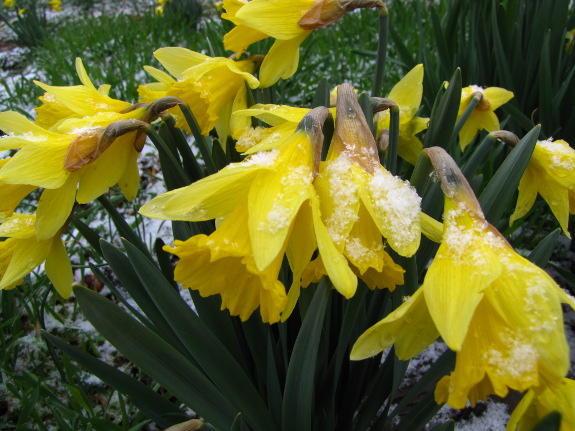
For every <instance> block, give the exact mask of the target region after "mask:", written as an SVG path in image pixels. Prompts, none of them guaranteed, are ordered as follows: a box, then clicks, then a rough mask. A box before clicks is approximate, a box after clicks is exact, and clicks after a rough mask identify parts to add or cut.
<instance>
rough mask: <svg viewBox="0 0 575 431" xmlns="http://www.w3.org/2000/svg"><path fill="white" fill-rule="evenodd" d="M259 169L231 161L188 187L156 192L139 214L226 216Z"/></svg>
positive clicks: (190, 218) (191, 217)
mask: <svg viewBox="0 0 575 431" xmlns="http://www.w3.org/2000/svg"><path fill="white" fill-rule="evenodd" d="M256 174H257V172H256V171H255V170H254V169H253V167H250V166H245V167H242V166H241V165H240V164H232V165H229V166H228V167H226V168H224V169H222V170H221V171H219V172H218V173H217V174H215V175H210V176H209V177H206V178H203V179H202V180H200V181H197V182H195V183H193V184H191V185H189V186H187V187H182V188H180V189H176V190H172V191H170V192H167V193H164V194H161V195H159V196H156V197H155V198H154V199H152V200H151V201H150V202H148V203H146V204H145V205H144V206H142V208H140V214H142V215H144V216H146V217H151V218H157V219H162V220H187V221H202V220H211V219H214V218H219V217H223V216H227V215H228V214H230V213H231V212H232V211H233V209H234V208H235V207H236V205H237V204H238V202H240V201H241V200H242V199H243V198H244V197H245V196H246V193H247V190H248V189H249V187H250V184H251V182H252V181H253V179H254V177H255V175H256Z"/></svg>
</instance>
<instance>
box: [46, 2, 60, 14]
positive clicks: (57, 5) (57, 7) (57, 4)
mask: <svg viewBox="0 0 575 431" xmlns="http://www.w3.org/2000/svg"><path fill="white" fill-rule="evenodd" d="M48 6H50V7H51V8H52V10H53V11H54V12H62V0H50V1H49V2H48Z"/></svg>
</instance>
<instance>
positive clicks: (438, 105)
mask: <svg viewBox="0 0 575 431" xmlns="http://www.w3.org/2000/svg"><path fill="white" fill-rule="evenodd" d="M460 101H461V70H459V69H456V70H455V72H454V74H453V76H452V77H451V80H450V81H449V85H448V86H447V89H446V90H445V91H444V92H443V91H442V90H441V89H440V91H439V93H438V98H436V101H435V106H434V109H433V110H432V112H431V118H430V120H429V128H428V129H427V132H426V133H425V139H424V141H423V146H424V147H425V148H428V147H434V146H439V147H443V148H445V147H446V146H447V145H448V143H449V138H451V134H452V132H453V128H454V126H455V120H456V118H457V112H458V110H459V102H460Z"/></svg>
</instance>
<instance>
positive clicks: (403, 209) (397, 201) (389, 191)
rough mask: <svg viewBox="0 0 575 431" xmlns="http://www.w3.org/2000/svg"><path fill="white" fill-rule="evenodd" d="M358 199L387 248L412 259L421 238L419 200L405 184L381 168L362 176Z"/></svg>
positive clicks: (409, 186) (412, 189) (414, 192)
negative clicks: (371, 173)
mask: <svg viewBox="0 0 575 431" xmlns="http://www.w3.org/2000/svg"><path fill="white" fill-rule="evenodd" d="M363 175H364V181H363V182H362V184H361V188H360V196H361V200H362V202H363V203H364V205H365V207H366V208H367V210H368V211H369V213H370V214H371V217H372V218H373V220H374V221H375V223H376V224H377V227H378V229H379V231H380V232H381V234H382V235H383V237H384V238H385V239H386V240H387V241H388V243H389V245H390V246H391V248H393V249H394V250H395V251H396V252H398V253H399V254H400V255H402V256H406V257H409V256H412V255H413V254H414V253H415V252H416V251H417V249H418V247H419V241H420V239H421V224H420V220H419V217H420V213H421V207H420V203H421V198H420V197H419V196H418V195H417V193H416V191H415V189H414V188H413V187H411V185H410V184H409V183H408V182H407V181H403V180H401V179H400V178H398V177H394V176H393V175H391V174H390V173H389V172H387V171H386V170H384V169H383V168H379V169H378V170H376V171H375V173H374V174H373V175H372V176H370V175H368V174H367V173H364V174H363Z"/></svg>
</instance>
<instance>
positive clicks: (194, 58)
mask: <svg viewBox="0 0 575 431" xmlns="http://www.w3.org/2000/svg"><path fill="white" fill-rule="evenodd" d="M154 57H156V59H157V60H158V61H159V62H160V63H161V64H162V66H164V67H165V68H166V70H167V71H168V72H170V73H171V74H172V76H174V77H176V79H180V78H181V77H182V74H183V73H184V71H185V70H186V69H189V68H190V67H194V66H197V65H198V64H201V63H203V62H204V61H206V60H207V59H209V58H210V57H208V56H207V55H204V54H200V53H199V52H195V51H192V50H190V49H187V48H181V47H167V48H160V49H157V50H156V51H154Z"/></svg>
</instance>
